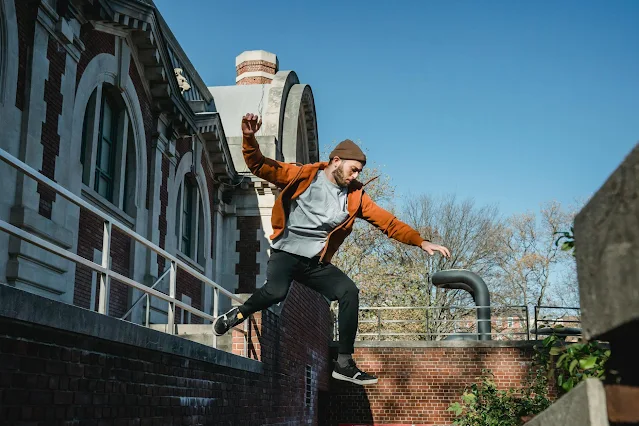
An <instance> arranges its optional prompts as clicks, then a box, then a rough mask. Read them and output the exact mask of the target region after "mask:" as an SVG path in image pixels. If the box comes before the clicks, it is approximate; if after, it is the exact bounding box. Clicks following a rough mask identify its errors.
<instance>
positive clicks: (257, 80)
mask: <svg viewBox="0 0 639 426" xmlns="http://www.w3.org/2000/svg"><path fill="white" fill-rule="evenodd" d="M235 71H236V73H237V76H238V77H239V76H241V75H242V74H244V73H246V72H255V71H261V72H264V73H267V74H272V75H273V77H275V73H277V65H276V64H274V63H272V62H268V61H244V62H242V63H241V64H239V65H238V66H237V67H235ZM273 77H263V76H257V77H244V78H242V79H240V80H239V81H237V83H235V84H236V85H238V86H241V85H246V84H270V83H271V81H273Z"/></svg>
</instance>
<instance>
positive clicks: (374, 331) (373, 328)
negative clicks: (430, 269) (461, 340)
mask: <svg viewBox="0 0 639 426" xmlns="http://www.w3.org/2000/svg"><path fill="white" fill-rule="evenodd" d="M477 308H484V306H481V305H480V306H469V305H467V306H458V305H452V306H367V307H361V308H360V317H361V318H360V319H359V324H360V330H359V331H358V334H357V336H361V337H369V338H373V339H375V340H382V339H384V338H389V337H397V336H418V337H426V338H430V337H437V336H466V337H469V336H476V337H478V336H479V335H480V332H479V326H477V327H474V326H475V324H477V325H478V324H479V323H481V322H482V321H484V322H490V323H491V324H493V329H492V336H493V337H494V338H502V339H503V338H507V339H513V338H518V340H530V339H531V333H532V334H535V333H536V332H537V329H538V327H537V324H538V322H557V323H561V322H571V323H575V322H578V321H577V320H571V319H539V318H537V314H538V311H539V308H544V307H539V306H534V309H530V308H531V307H530V306H526V305H491V313H492V315H491V318H487V319H477V318H476V316H475V315H474V312H475V311H476V309H477ZM553 309H576V310H579V308H564V307H553ZM407 311H415V313H414V315H415V316H412V315H411V314H407V313H404V312H407ZM432 311H440V312H443V313H444V315H443V316H444V318H435V316H434V315H432V314H429V312H432ZM460 311H461V312H460ZM533 311H534V314H535V319H534V320H533V321H534V322H532V324H531V319H530V318H529V315H532V312H533ZM384 312H395V314H393V315H394V317H395V318H384V314H383V313H384ZM464 312H466V313H464ZM420 313H421V315H425V317H426V320H428V322H426V321H424V319H422V318H421V317H418V316H417V315H420ZM397 316H400V317H402V319H397ZM460 317H461V318H460ZM511 317H512V321H513V322H514V325H512V326H508V325H507V324H506V325H505V326H504V327H502V326H501V323H502V322H504V321H508V320H509V319H510V318H511ZM338 321H339V318H337V319H336V321H335V325H334V327H333V328H334V336H336V338H337V336H339V334H338V331H337V330H338V329H339V327H338V326H337V322H338ZM418 324H421V327H418V326H417V325H418ZM425 324H426V326H425V327H424V325H425ZM458 324H469V329H470V331H461V332H460V331H459V327H457V325H458ZM532 325H534V329H531V326H532ZM385 327H389V328H391V330H393V331H385V330H384V328H385ZM431 327H432V329H431ZM462 328H467V327H462ZM473 328H476V329H475V330H472V329H473ZM407 329H408V330H409V331H414V332H407ZM453 330H454V331H453ZM537 339H538V336H535V340H537Z"/></svg>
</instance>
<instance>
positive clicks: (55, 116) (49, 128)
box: [38, 38, 67, 219]
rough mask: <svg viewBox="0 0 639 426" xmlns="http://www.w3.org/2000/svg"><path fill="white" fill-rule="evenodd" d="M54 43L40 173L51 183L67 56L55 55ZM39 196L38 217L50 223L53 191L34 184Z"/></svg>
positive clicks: (50, 54) (52, 44)
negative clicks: (48, 220)
mask: <svg viewBox="0 0 639 426" xmlns="http://www.w3.org/2000/svg"><path fill="white" fill-rule="evenodd" d="M58 47H59V46H58V42H57V41H56V40H55V39H53V38H49V45H48V46H47V59H48V60H49V78H47V80H46V81H45V83H44V101H45V102H46V103H47V108H46V120H45V122H44V123H42V138H41V143H42V145H43V153H42V169H41V172H42V174H44V175H45V176H46V177H48V178H49V179H52V180H55V165H56V159H57V157H58V154H59V153H60V135H59V134H58V121H59V120H60V115H61V114H62V94H61V93H60V89H61V84H62V75H63V74H64V72H65V68H66V58H67V54H66V51H65V50H64V49H60V50H61V51H58ZM38 193H39V194H40V208H39V211H40V214H41V215H42V216H44V217H46V218H48V219H51V210H52V209H53V202H54V201H55V198H56V194H55V191H53V190H52V189H50V188H49V187H47V186H46V185H43V184H40V183H38Z"/></svg>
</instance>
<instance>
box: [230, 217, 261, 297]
mask: <svg viewBox="0 0 639 426" xmlns="http://www.w3.org/2000/svg"><path fill="white" fill-rule="evenodd" d="M260 222H261V219H260V217H259V216H238V217H237V229H239V230H240V240H239V241H237V242H236V243H235V251H236V252H237V253H239V254H240V262H239V263H236V264H235V274H236V275H237V276H238V288H237V291H236V292H237V293H253V292H254V291H255V288H256V286H255V278H256V277H257V275H258V274H259V273H260V264H259V263H257V253H258V252H259V251H260V242H259V241H258V240H257V231H258V230H259V229H260V227H261V223H260Z"/></svg>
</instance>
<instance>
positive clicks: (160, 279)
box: [120, 267, 171, 319]
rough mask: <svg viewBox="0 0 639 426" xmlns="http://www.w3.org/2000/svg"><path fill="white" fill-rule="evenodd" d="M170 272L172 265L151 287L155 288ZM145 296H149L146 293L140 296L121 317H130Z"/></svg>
mask: <svg viewBox="0 0 639 426" xmlns="http://www.w3.org/2000/svg"><path fill="white" fill-rule="evenodd" d="M169 272H171V268H170V267H168V268H166V271H164V273H162V275H160V278H158V279H157V280H155V283H153V285H152V286H151V287H150V288H152V289H155V286H156V285H158V284H160V282H162V280H163V279H164V277H166V276H167V275H168V273H169ZM145 297H148V296H147V295H146V294H143V295H142V296H140V297H138V300H136V301H135V303H134V304H132V305H131V307H130V308H129V310H128V311H126V314H124V315H122V317H120V319H124V318H126V317H128V316H129V315H130V314H131V312H133V309H135V307H136V306H137V305H138V303H140V301H141V300H142V299H144V298H145Z"/></svg>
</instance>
